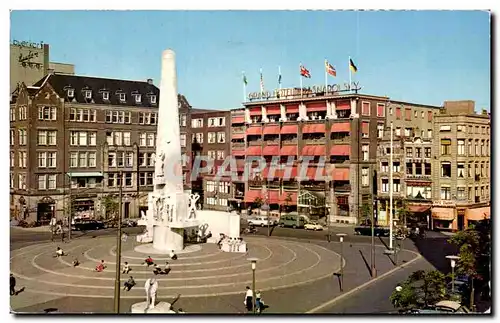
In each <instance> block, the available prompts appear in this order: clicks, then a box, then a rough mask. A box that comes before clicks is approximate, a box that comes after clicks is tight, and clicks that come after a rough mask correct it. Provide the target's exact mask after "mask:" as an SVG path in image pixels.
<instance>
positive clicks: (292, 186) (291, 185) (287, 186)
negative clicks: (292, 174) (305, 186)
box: [283, 181, 299, 190]
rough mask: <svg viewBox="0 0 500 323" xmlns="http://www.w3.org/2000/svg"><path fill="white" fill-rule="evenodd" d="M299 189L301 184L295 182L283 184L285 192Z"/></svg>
mask: <svg viewBox="0 0 500 323" xmlns="http://www.w3.org/2000/svg"><path fill="white" fill-rule="evenodd" d="M298 188H299V184H298V183H297V182H295V181H288V182H283V189H285V190H296V189H298Z"/></svg>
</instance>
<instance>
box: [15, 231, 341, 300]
mask: <svg viewBox="0 0 500 323" xmlns="http://www.w3.org/2000/svg"><path fill="white" fill-rule="evenodd" d="M133 238H135V237H130V238H129V239H128V241H127V242H124V243H122V264H123V262H125V261H127V262H128V263H129V265H130V266H131V268H132V271H131V272H130V273H129V274H128V275H125V274H122V276H121V278H122V281H121V287H122V288H123V283H124V282H125V281H126V280H127V279H128V277H129V276H133V277H134V279H135V281H136V283H137V285H136V286H135V287H134V288H132V290H131V291H129V292H126V291H123V289H122V291H121V298H134V299H143V298H144V297H145V296H144V283H145V281H146V279H148V278H150V277H153V276H154V277H155V278H156V279H157V280H158V282H159V290H158V296H159V297H160V298H165V297H176V296H177V295H178V294H181V295H182V296H183V297H204V296H218V295H227V294H241V293H243V292H244V290H245V286H251V284H252V271H251V266H250V263H249V261H248V260H247V258H249V257H255V258H258V259H259V260H258V262H257V270H256V286H257V287H256V288H257V289H259V290H262V291H266V290H271V289H279V288H285V287H292V286H297V285H301V284H306V283H310V282H313V281H315V280H318V279H322V278H325V277H328V276H331V275H332V274H333V273H335V272H337V271H338V270H339V268H340V256H339V255H338V254H336V253H334V252H332V251H330V250H328V249H326V248H323V247H321V246H318V245H315V244H308V243H301V242H295V241H286V240H277V239H272V240H271V239H266V238H257V237H248V238H246V242H247V245H248V250H249V251H248V252H247V253H226V252H222V251H221V250H219V248H218V247H217V246H216V245H215V244H204V245H202V248H201V249H200V250H197V251H193V252H190V253H184V254H179V255H178V256H179V258H178V259H177V260H169V259H168V257H167V256H162V255H151V257H152V258H153V260H154V261H155V262H156V263H158V264H160V266H162V267H164V265H165V261H169V263H170V267H171V271H170V273H169V274H168V275H157V276H155V275H153V273H152V267H150V268H148V267H147V266H145V265H143V264H142V263H143V261H144V259H145V258H146V256H148V255H147V254H144V253H139V252H137V251H135V250H134V248H135V247H136V246H137V245H138V243H136V242H135V241H133V240H134V239H133ZM115 242H116V238H114V237H100V238H94V239H85V240H84V239H82V240H74V241H71V242H69V243H64V244H61V243H57V242H53V243H44V244H38V245H32V246H28V247H25V248H21V249H18V250H14V251H12V252H11V258H10V261H11V273H13V274H14V276H15V277H16V278H17V286H18V287H19V288H20V287H25V292H23V293H22V294H20V295H19V296H17V297H16V298H19V299H18V300H19V301H20V302H22V300H21V298H23V297H24V296H22V295H28V294H30V295H33V296H34V297H30V298H31V299H32V301H33V302H36V301H38V302H41V301H43V300H42V299H40V298H43V297H42V295H45V296H50V297H52V298H54V297H56V298H57V297H67V296H73V297H89V298H113V291H114V281H115V264H116V263H115V260H116V247H115ZM57 246H61V247H62V248H63V249H64V251H65V252H66V253H68V256H64V257H60V258H54V257H53V255H54V253H55V249H56V247H57ZM75 257H76V258H78V260H79V261H80V265H79V266H78V267H73V266H72V262H73V259H74V258H75ZM101 259H103V260H104V261H105V264H106V265H107V268H106V269H105V270H104V271H103V272H100V273H99V272H96V271H95V270H94V268H95V266H96V265H97V263H98V262H100V261H101ZM33 293H34V294H33ZM35 294H38V295H35ZM40 294H42V295H40ZM35 298H39V299H38V300H36V299H35ZM26 305H28V304H26Z"/></svg>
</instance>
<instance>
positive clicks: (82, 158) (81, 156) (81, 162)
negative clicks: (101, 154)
mask: <svg viewBox="0 0 500 323" xmlns="http://www.w3.org/2000/svg"><path fill="white" fill-rule="evenodd" d="M78 166H79V167H87V153H86V152H80V153H78Z"/></svg>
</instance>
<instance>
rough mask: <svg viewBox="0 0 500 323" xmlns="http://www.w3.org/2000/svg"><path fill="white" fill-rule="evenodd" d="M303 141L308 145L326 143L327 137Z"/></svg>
mask: <svg viewBox="0 0 500 323" xmlns="http://www.w3.org/2000/svg"><path fill="white" fill-rule="evenodd" d="M303 141H304V143H305V144H306V145H316V144H324V143H325V142H326V138H324V137H323V138H317V139H303Z"/></svg>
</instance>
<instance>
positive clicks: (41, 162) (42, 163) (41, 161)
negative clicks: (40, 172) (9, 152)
mask: <svg viewBox="0 0 500 323" xmlns="http://www.w3.org/2000/svg"><path fill="white" fill-rule="evenodd" d="M19 159H21V156H19ZM38 167H42V168H45V167H47V153H46V152H42V153H38Z"/></svg>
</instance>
